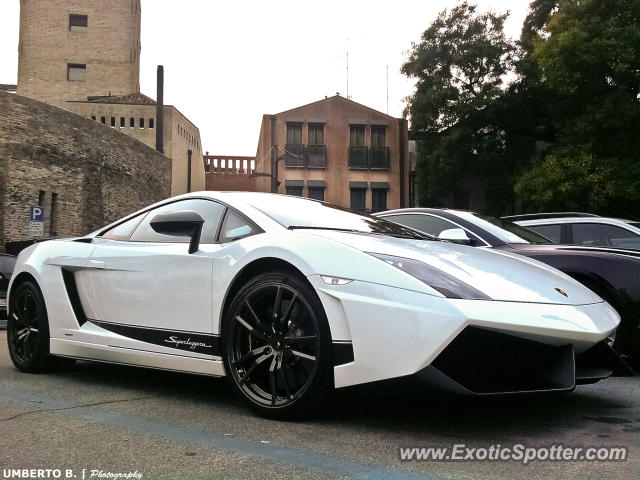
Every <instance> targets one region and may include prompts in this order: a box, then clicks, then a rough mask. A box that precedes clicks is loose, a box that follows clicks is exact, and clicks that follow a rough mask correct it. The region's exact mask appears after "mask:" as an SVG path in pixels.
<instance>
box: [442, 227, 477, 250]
mask: <svg viewBox="0 0 640 480" xmlns="http://www.w3.org/2000/svg"><path fill="white" fill-rule="evenodd" d="M438 238H439V239H440V240H446V241H448V242H451V243H458V244H460V245H470V246H472V247H473V246H474V245H475V241H474V240H472V239H471V238H469V237H468V236H467V232H465V231H464V230H463V229H462V228H449V229H447V230H443V231H442V232H440V235H438Z"/></svg>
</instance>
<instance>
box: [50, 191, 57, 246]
mask: <svg viewBox="0 0 640 480" xmlns="http://www.w3.org/2000/svg"><path fill="white" fill-rule="evenodd" d="M57 235H58V194H57V193H56V192H51V212H50V215H49V236H50V237H56V236H57Z"/></svg>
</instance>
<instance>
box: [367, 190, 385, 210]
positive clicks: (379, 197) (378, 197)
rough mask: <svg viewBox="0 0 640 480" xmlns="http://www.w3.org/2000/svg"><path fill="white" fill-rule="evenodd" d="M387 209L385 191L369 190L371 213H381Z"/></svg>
mask: <svg viewBox="0 0 640 480" xmlns="http://www.w3.org/2000/svg"><path fill="white" fill-rule="evenodd" d="M386 209H387V189H386V188H385V189H382V188H372V189H371V212H372V213H375V212H383V211H385V210H386Z"/></svg>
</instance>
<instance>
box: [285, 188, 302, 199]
mask: <svg viewBox="0 0 640 480" xmlns="http://www.w3.org/2000/svg"><path fill="white" fill-rule="evenodd" d="M287 195H295V196H296V197H301V196H302V187H298V186H287Z"/></svg>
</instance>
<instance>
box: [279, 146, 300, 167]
mask: <svg viewBox="0 0 640 480" xmlns="http://www.w3.org/2000/svg"><path fill="white" fill-rule="evenodd" d="M284 149H285V150H286V152H285V157H284V164H285V166H287V167H304V145H303V144H301V143H287V144H286V145H285V147H284Z"/></svg>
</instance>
